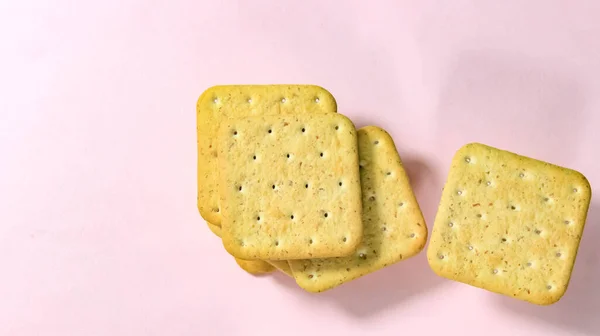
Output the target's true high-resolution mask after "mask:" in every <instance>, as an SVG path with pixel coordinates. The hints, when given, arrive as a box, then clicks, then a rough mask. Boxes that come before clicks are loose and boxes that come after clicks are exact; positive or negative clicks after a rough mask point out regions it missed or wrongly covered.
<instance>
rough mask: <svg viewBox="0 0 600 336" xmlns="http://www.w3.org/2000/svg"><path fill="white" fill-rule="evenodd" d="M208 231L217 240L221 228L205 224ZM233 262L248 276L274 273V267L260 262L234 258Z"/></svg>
mask: <svg viewBox="0 0 600 336" xmlns="http://www.w3.org/2000/svg"><path fill="white" fill-rule="evenodd" d="M206 224H208V227H209V228H210V230H211V231H212V232H213V233H214V234H215V235H216V236H217V237H219V238H221V227H220V226H218V225H214V224H212V223H209V222H206ZM234 259H235V262H236V263H237V264H238V265H239V266H240V267H241V268H242V269H243V270H244V271H246V272H248V273H250V274H255V275H259V274H265V273H271V272H273V271H275V268H274V266H272V265H270V264H269V263H267V262H266V261H262V260H243V259H238V258H234Z"/></svg>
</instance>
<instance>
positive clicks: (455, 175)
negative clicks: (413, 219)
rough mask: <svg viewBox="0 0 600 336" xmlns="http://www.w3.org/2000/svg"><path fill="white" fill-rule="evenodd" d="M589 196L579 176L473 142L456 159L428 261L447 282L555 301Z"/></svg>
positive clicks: (536, 300)
mask: <svg viewBox="0 0 600 336" xmlns="http://www.w3.org/2000/svg"><path fill="white" fill-rule="evenodd" d="M590 199H591V189H590V185H589V183H588V181H587V180H586V178H585V177H584V176H583V175H582V174H580V173H578V172H576V171H573V170H570V169H566V168H562V167H559V166H555V165H552V164H549V163H546V162H542V161H538V160H535V159H532V158H527V157H524V156H520V155H517V154H515V153H511V152H508V151H504V150H500V149H496V148H493V147H489V146H486V145H482V144H477V143H472V144H468V145H466V146H464V147H462V148H461V149H460V150H458V152H457V153H456V154H455V156H454V159H453V161H452V167H451V169H450V173H449V176H448V180H447V182H446V185H445V187H444V191H443V194H442V199H441V202H440V205H439V210H438V213H437V216H436V219H435V225H434V228H433V232H432V236H431V242H430V244H429V247H428V250H427V259H428V261H429V264H430V266H431V268H432V269H433V270H434V271H435V272H436V273H437V274H439V275H440V276H443V277H446V278H448V279H452V280H456V281H459V282H463V283H466V284H469V285H472V286H475V287H479V288H483V289H486V290H489V291H492V292H496V293H500V294H504V295H507V296H510V297H515V298H518V299H521V300H525V301H528V302H531V303H535V304H540V305H546V304H552V303H554V302H556V301H558V300H559V299H560V298H561V297H562V296H563V294H564V293H565V291H566V289H567V285H568V283H569V280H570V277H571V271H572V269H573V264H574V262H575V256H576V254H577V249H578V247H579V241H580V239H581V234H582V232H583V227H584V224H585V220H586V216H587V211H588V207H589V203H590Z"/></svg>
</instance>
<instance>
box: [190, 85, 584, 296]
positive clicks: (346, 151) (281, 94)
mask: <svg viewBox="0 0 600 336" xmlns="http://www.w3.org/2000/svg"><path fill="white" fill-rule="evenodd" d="M336 111H337V104H336V101H335V99H334V98H333V96H332V95H331V94H330V93H329V92H328V91H327V90H325V89H323V88H322V87H319V86H313V85H235V86H216V87H212V88H210V89H208V90H206V91H205V92H204V93H203V94H202V95H201V96H200V98H199V100H198V104H197V131H198V208H199V210H200V214H201V215H202V217H203V218H204V219H205V220H206V222H207V224H208V226H209V228H210V229H211V230H212V231H213V232H214V233H215V234H216V235H217V236H219V237H220V238H221V239H222V241H223V246H224V247H225V250H226V251H227V252H228V253H229V254H231V255H232V256H233V257H234V258H235V260H236V262H237V263H238V265H239V266H240V267H241V268H243V269H244V270H246V271H247V272H249V273H252V274H264V273H270V272H273V271H275V270H279V271H281V272H283V273H285V274H287V275H289V276H291V277H293V278H294V279H295V280H296V283H297V284H298V285H299V286H300V287H301V288H303V289H305V290H307V291H309V292H322V291H325V290H329V289H332V288H334V287H336V286H338V285H341V284H343V283H346V282H349V281H351V280H353V279H356V278H358V277H361V276H364V275H366V274H368V273H371V272H374V271H376V270H379V269H381V268H383V267H386V266H389V265H392V264H394V263H396V262H399V261H401V260H405V259H407V258H409V257H411V256H414V255H416V254H417V253H419V252H420V251H421V250H422V249H423V247H424V246H425V243H426V241H427V234H428V233H427V226H426V225H425V221H424V219H423V215H422V213H421V210H420V208H419V204H418V203H417V200H416V198H415V195H414V193H413V191H412V189H411V186H410V183H409V179H408V176H407V175H406V172H405V170H404V167H403V165H402V161H401V159H400V156H399V154H398V152H397V150H396V146H395V144H394V142H393V140H392V138H391V137H390V136H389V134H388V133H387V132H386V131H385V130H384V129H381V128H379V127H375V126H367V127H363V128H360V129H358V130H357V129H356V128H355V126H354V124H353V123H352V121H351V120H349V119H348V118H347V117H345V116H343V115H342V114H339V113H336ZM590 198H591V189H590V186H589V183H588V182H587V180H586V179H585V177H583V175H581V174H579V173H577V172H575V171H573V170H569V169H566V168H562V167H557V166H553V165H551V164H548V163H544V162H541V161H537V160H534V159H530V158H525V157H522V156H519V155H517V154H513V153H510V152H506V151H502V150H499V149H496V148H493V147H489V146H485V145H481V144H476V143H475V144H469V145H467V146H465V147H463V148H461V149H460V150H459V151H458V152H457V154H456V156H455V159H454V161H453V164H452V168H451V171H450V174H449V177H448V182H447V183H446V187H445V189H444V193H443V196H442V200H441V202H440V208H439V211H438V214H437V217H436V220H435V225H434V230H433V232H432V239H431V243H430V245H429V248H428V253H427V256H428V260H429V263H430V266H431V267H432V269H433V270H434V271H435V272H436V273H437V274H439V275H441V276H443V277H446V278H449V279H452V280H456V281H460V282H464V283H467V284H470V285H473V286H477V287H480V288H484V289H487V290H490V291H494V292H497V293H502V294H505V295H509V296H512V297H516V298H519V299H523V300H526V301H529V302H533V303H537V304H549V303H553V302H556V301H557V300H558V299H559V298H560V297H561V296H562V295H563V294H564V292H565V290H566V287H567V284H568V281H569V278H570V274H571V269H572V267H573V264H574V261H575V256H576V252H577V248H578V246H579V241H580V238H581V234H582V232H583V226H584V223H585V219H586V215H587V209H588V206H589V201H590Z"/></svg>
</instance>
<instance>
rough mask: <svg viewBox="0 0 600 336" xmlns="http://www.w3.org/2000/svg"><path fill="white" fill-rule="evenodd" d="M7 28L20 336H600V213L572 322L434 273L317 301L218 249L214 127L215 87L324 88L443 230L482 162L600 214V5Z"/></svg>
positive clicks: (570, 303) (159, 4)
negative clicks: (511, 159)
mask: <svg viewBox="0 0 600 336" xmlns="http://www.w3.org/2000/svg"><path fill="white" fill-rule="evenodd" d="M284 3H289V5H284ZM0 25H1V26H0V28H1V29H0V41H1V49H2V52H1V53H0V58H1V60H2V61H1V62H0V97H1V98H0V111H1V112H0V116H1V119H0V153H1V156H0V157H1V159H0V266H1V270H2V271H1V272H2V273H1V276H0V335H61V336H62V335H115V336H118V335H218V334H223V335H303V336H306V335H322V334H328V335H365V334H366V333H367V332H373V333H374V334H377V335H396V336H397V335H503V336H506V335H509V333H513V334H514V335H530V336H536V335H540V336H541V335H543V336H547V335H599V334H600V320H599V319H598V318H599V317H600V289H599V287H598V285H599V284H600V254H599V252H598V251H599V250H598V240H600V227H599V225H600V223H599V221H600V203H599V202H598V201H597V200H592V206H591V209H590V213H589V220H588V226H587V227H586V230H585V233H584V236H583V241H582V246H581V249H580V255H579V257H578V259H577V263H576V266H575V271H574V276H573V279H572V282H571V287H570V289H569V290H568V292H567V294H566V296H565V297H564V299H563V300H562V301H560V302H559V303H558V304H556V305H554V306H551V307H537V306H533V305H529V304H526V303H522V302H519V301H516V300H513V299H511V298H505V297H502V296H499V295H495V294H492V293H489V292H486V291H483V290H478V289H475V288H471V287H469V286H466V285H462V284H459V283H454V282H450V281H447V280H444V279H442V278H439V277H437V276H435V275H434V274H433V273H432V272H431V271H430V270H429V268H428V266H427V262H426V259H425V256H424V254H421V255H419V256H418V257H415V258H413V259H411V260H408V261H405V262H402V263H400V264H397V265H394V266H392V267H389V268H387V269H385V270H382V271H379V272H377V273H375V274H372V275H370V276H367V277H364V278H362V279H359V280H356V281H354V282H352V283H350V284H347V285H345V286H342V287H339V288H338V289H335V290H332V291H330V292H327V293H323V294H322V295H313V294H308V293H306V292H304V291H302V290H300V289H299V288H297V287H296V285H295V283H294V282H293V281H292V280H291V279H289V278H287V277H285V276H283V275H281V274H276V275H274V276H267V277H262V278H254V277H252V276H250V275H248V274H246V273H244V272H243V271H241V270H240V269H239V268H238V267H237V265H236V264H235V262H234V261H233V259H232V258H231V257H230V256H229V255H227V253H226V252H225V251H224V249H223V248H222V246H221V244H220V241H219V240H218V239H216V238H215V237H214V236H213V235H212V233H210V231H208V229H207V228H206V226H205V224H204V221H203V220H202V219H201V218H200V216H199V214H198V211H197V209H196V192H197V186H196V126H195V123H196V116H195V103H196V99H197V98H198V96H199V95H200V93H201V92H202V91H203V90H205V89H206V88H208V87H209V86H212V85H215V84H235V83H313V84H319V85H322V86H324V87H326V88H327V89H329V90H330V91H331V92H332V93H333V94H334V95H335V96H336V98H337V100H338V104H339V111H340V112H341V113H343V114H346V115H347V116H349V117H351V119H352V120H354V121H355V123H356V125H357V126H364V125H372V124H374V125H380V126H383V127H385V128H386V129H387V130H388V131H389V132H390V133H391V134H392V136H393V137H394V139H395V141H396V144H397V146H398V149H399V151H400V153H401V155H402V157H403V158H404V160H405V161H406V165H407V166H408V168H409V170H410V175H411V177H412V181H413V185H414V187H415V190H416V193H417V196H418V199H419V201H420V203H421V206H422V209H423V212H424V214H425V216H426V219H427V222H428V225H429V228H430V229H431V225H432V222H433V218H434V215H435V211H436V207H437V203H438V200H439V197H440V190H441V188H442V185H443V183H444V180H445V176H446V172H447V169H448V167H449V162H450V159H451V157H452V155H453V153H454V151H455V150H456V149H457V148H458V147H460V146H461V145H463V144H465V143H467V142H471V141H479V142H484V143H487V144H490V145H493V146H498V147H501V148H505V149H509V150H512V151H516V152H518V153H521V154H524V155H529V156H533V157H536V158H539V159H543V160H547V161H550V162H553V163H556V164H559V165H564V166H568V167H570V168H574V169H577V170H579V171H581V172H582V173H584V174H585V175H586V176H587V177H588V179H589V180H590V182H591V184H592V186H593V188H594V192H595V193H598V192H600V190H598V185H600V159H599V158H598V154H599V149H598V146H599V145H600V131H599V129H600V112H599V111H600V2H598V1H593V0H590V1H548V0H539V1H439V2H433V1H412V2H406V1H405V2H400V1H372V2H369V1H354V2H352V1H339V2H334V1H288V2H284V1H204V2H202V1H185V2H183V1H178V2H177V1H143V0H136V1H117V0H111V1H65V0H60V1H56V0H54V1H49V0H48V1H3V2H2V3H0Z"/></svg>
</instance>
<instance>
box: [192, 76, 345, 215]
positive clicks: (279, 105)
mask: <svg viewBox="0 0 600 336" xmlns="http://www.w3.org/2000/svg"><path fill="white" fill-rule="evenodd" d="M336 109H337V105H336V102H335V99H334V98H333V96H332V95H331V93H329V92H328V91H327V90H325V89H323V88H322V87H319V86H314V85H228V86H214V87H211V88H209V89H208V90H206V91H204V93H202V95H201V96H200V98H199V99H198V102H197V105H196V114H197V126H196V127H197V133H198V209H199V211H200V214H201V215H202V217H203V218H204V219H205V220H206V221H207V222H210V223H212V224H215V225H217V226H220V225H221V213H220V205H219V196H218V187H219V185H218V181H217V176H216V175H215V172H216V171H217V148H216V144H215V138H216V134H217V130H218V128H219V125H220V123H221V121H222V120H223V119H226V118H235V117H245V116H250V115H259V114H265V115H272V114H292V113H295V114H297V113H320V112H336Z"/></svg>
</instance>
